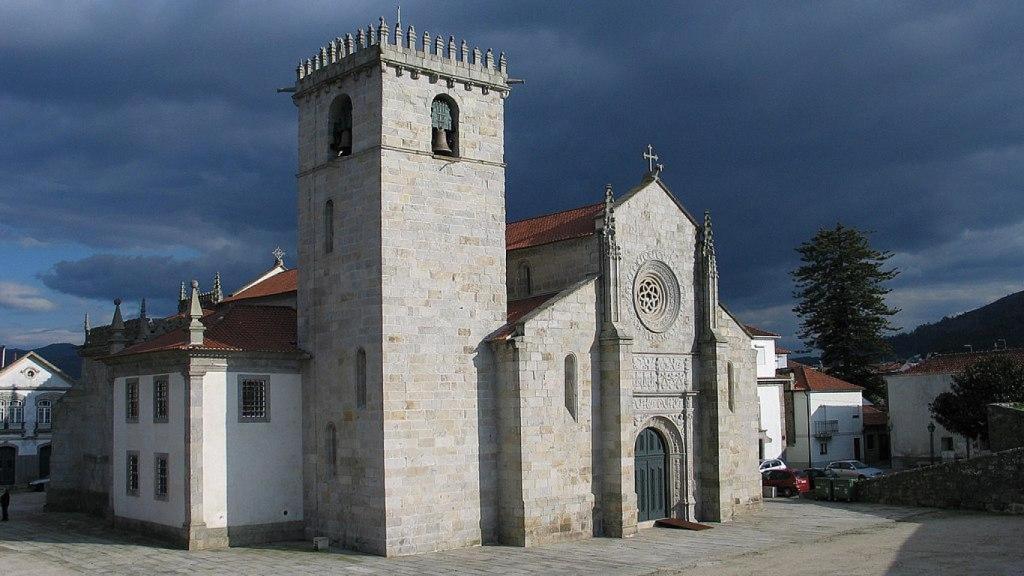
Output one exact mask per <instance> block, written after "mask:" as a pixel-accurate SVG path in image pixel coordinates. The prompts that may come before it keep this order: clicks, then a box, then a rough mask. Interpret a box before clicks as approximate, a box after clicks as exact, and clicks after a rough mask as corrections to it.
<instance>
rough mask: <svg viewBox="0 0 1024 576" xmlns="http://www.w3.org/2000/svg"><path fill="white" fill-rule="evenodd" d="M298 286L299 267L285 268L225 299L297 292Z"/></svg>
mask: <svg viewBox="0 0 1024 576" xmlns="http://www.w3.org/2000/svg"><path fill="white" fill-rule="evenodd" d="M298 287H299V270H298V268H292V269H291V270H285V271H284V272H279V273H277V274H274V275H273V276H271V277H270V278H267V279H266V280H264V281H263V282H260V283H258V284H254V285H252V286H250V287H248V288H246V289H245V290H242V291H241V292H239V293H237V294H232V295H231V296H229V297H227V298H225V299H224V300H223V301H224V302H236V301H238V300H245V299H247V298H261V297H264V296H274V295H276V294H286V293H288V292H295V291H296V290H298Z"/></svg>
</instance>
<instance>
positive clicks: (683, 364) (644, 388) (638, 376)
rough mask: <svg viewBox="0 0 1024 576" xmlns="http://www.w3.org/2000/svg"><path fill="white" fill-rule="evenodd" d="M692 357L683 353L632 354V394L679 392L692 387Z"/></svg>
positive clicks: (686, 390)
mask: <svg viewBox="0 0 1024 576" xmlns="http://www.w3.org/2000/svg"><path fill="white" fill-rule="evenodd" d="M692 375H693V359H692V358H691V357H690V356H689V355H685V354H634V355H633V393H634V394H680V393H683V392H688V391H690V390H692V389H693V377H692Z"/></svg>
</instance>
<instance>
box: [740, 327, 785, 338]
mask: <svg viewBox="0 0 1024 576" xmlns="http://www.w3.org/2000/svg"><path fill="white" fill-rule="evenodd" d="M743 327H744V328H746V329H747V332H748V333H749V334H750V335H751V336H755V337H759V338H782V336H779V335H778V334H776V333H774V332H769V331H767V330H762V329H760V328H758V327H757V326H751V325H750V324H744V325H743Z"/></svg>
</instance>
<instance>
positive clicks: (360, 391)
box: [356, 348, 366, 408]
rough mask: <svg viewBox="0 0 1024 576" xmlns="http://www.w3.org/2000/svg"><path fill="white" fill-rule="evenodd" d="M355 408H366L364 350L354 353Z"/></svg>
mask: <svg viewBox="0 0 1024 576" xmlns="http://www.w3.org/2000/svg"><path fill="white" fill-rule="evenodd" d="M356 406H358V407H359V408H363V407H364V406H366V350H363V349H362V348H360V349H359V351H358V352H356Z"/></svg>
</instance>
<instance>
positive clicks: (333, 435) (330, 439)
mask: <svg viewBox="0 0 1024 576" xmlns="http://www.w3.org/2000/svg"><path fill="white" fill-rule="evenodd" d="M327 462H328V464H329V465H330V472H331V476H336V475H337V474H338V429H337V428H336V427H335V426H334V422H328V423H327Z"/></svg>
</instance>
